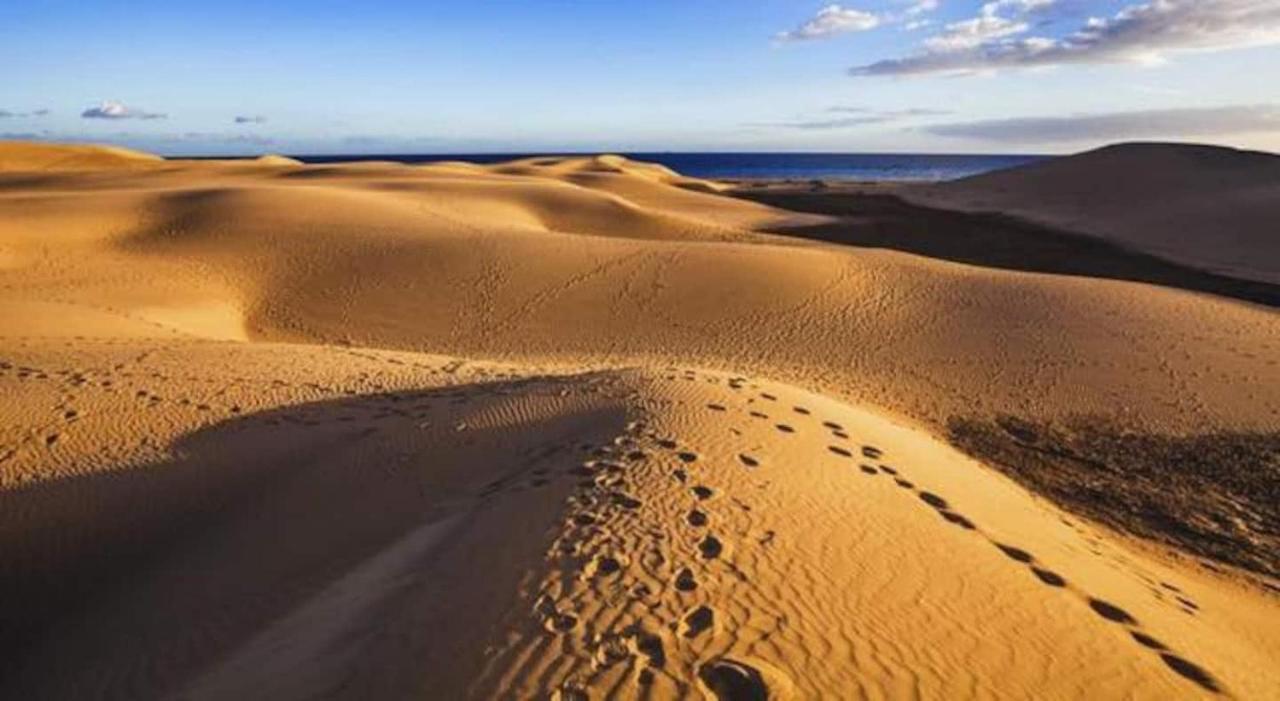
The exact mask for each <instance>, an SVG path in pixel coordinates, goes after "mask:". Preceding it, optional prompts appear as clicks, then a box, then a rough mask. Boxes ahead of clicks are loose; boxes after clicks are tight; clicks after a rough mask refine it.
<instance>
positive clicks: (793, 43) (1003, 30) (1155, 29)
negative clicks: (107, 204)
mask: <svg viewBox="0 0 1280 701" xmlns="http://www.w3.org/2000/svg"><path fill="white" fill-rule="evenodd" d="M0 66H3V68H4V70H3V71H2V72H0V138H8V139H15V138H16V139H41V140H54V141H88V142H105V143H113V144H120V145H126V146H131V147H135V148H141V149H144V150H149V151H154V152H159V153H164V154H168V155H205V154H207V155H222V154H256V153H268V152H269V153H291V154H324V153H363V154H376V153H486V152H521V153H529V152H552V151H558V152H565V151H618V152H643V151H836V152H937V153H1065V152H1073V151H1079V150H1084V149H1087V148H1091V147H1094V146H1098V145H1101V144H1105V143H1110V142H1115V141H1123V140H1134V139H1146V140H1153V139H1159V140H1177V141H1201V142H1209V143H1219V144H1226V145H1232V146H1237V147H1242V148H1254V149H1261V150H1268V151H1280V0H988V1H985V2H982V1H977V0H847V1H844V2H840V3H838V4H833V3H830V2H809V1H807V0H471V1H461V2H460V1H458V0H449V1H438V0H412V1H406V2H399V1H395V0H387V1H380V0H363V1H351V2H336V1H332V0H306V1H305V2H304V1H302V0H276V1H274V2H262V1H261V0H254V1H252V2H247V1H243V0H219V1H218V2H208V1H205V2H195V3H184V2H180V1H176V0H164V1H160V0H129V1H128V2H109V1H104V0H5V1H4V2H0Z"/></svg>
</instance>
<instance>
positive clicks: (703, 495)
mask: <svg viewBox="0 0 1280 701" xmlns="http://www.w3.org/2000/svg"><path fill="white" fill-rule="evenodd" d="M690 491H692V492H693V495H694V496H695V497H698V499H700V500H702V501H706V500H707V499H710V498H711V495H712V494H715V492H714V491H712V489H711V488H710V487H704V486H702V485H698V486H696V487H694V488H693V489H691V490H690Z"/></svg>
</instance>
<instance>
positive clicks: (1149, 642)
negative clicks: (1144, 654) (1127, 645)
mask: <svg viewBox="0 0 1280 701" xmlns="http://www.w3.org/2000/svg"><path fill="white" fill-rule="evenodd" d="M1129 635H1132V636H1133V639H1134V640H1135V641H1136V642H1137V643H1138V644H1139V645H1141V646H1143V647H1146V648H1150V649H1152V650H1161V651H1166V650H1168V649H1169V648H1168V647H1167V646H1165V644H1164V643H1162V642H1160V641H1159V640H1156V639H1155V638H1153V637H1151V636H1150V635H1147V634H1146V633H1143V632H1142V631H1137V630H1134V631H1130V632H1129Z"/></svg>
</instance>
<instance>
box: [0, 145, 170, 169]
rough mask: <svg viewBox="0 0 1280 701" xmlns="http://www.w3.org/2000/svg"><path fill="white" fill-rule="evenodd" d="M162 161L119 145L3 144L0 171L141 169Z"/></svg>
mask: <svg viewBox="0 0 1280 701" xmlns="http://www.w3.org/2000/svg"><path fill="white" fill-rule="evenodd" d="M162 161H164V159H163V158H161V157H159V156H156V155H153V154H150V153H144V152H142V151H134V150H133V149H127V148H122V147H120V146H100V145H71V144H48V143H42V142H35V141H0V171H6V170H16V171H30V170H95V169H99V168H142V167H147V166H150V165H156V164H158V163H160V162H162Z"/></svg>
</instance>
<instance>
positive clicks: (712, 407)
mask: <svg viewBox="0 0 1280 701" xmlns="http://www.w3.org/2000/svg"><path fill="white" fill-rule="evenodd" d="M707 408H708V409H710V410H712V411H724V410H725V409H724V405H723V404H708V405H707Z"/></svg>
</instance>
